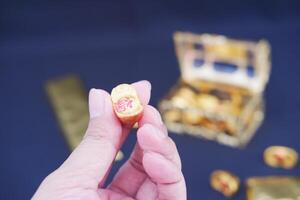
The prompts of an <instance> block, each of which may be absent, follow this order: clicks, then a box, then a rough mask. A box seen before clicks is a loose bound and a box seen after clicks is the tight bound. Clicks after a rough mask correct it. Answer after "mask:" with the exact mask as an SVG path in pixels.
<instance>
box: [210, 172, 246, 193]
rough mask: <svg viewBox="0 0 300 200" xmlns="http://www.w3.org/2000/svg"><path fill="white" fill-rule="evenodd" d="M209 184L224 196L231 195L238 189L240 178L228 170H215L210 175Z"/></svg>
mask: <svg viewBox="0 0 300 200" xmlns="http://www.w3.org/2000/svg"><path fill="white" fill-rule="evenodd" d="M210 185H211V187H212V188H213V189H215V190H216V191H218V192H221V193H222V194H223V195H224V196H226V197H232V196H233V195H234V194H235V193H237V191H238V190H239V187H240V180H239V178H238V177H237V176H235V175H234V174H232V173H230V172H228V171H224V170H216V171H214V172H213V173H212V174H211V175H210Z"/></svg>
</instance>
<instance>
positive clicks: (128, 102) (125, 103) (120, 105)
mask: <svg viewBox="0 0 300 200" xmlns="http://www.w3.org/2000/svg"><path fill="white" fill-rule="evenodd" d="M132 101H133V100H132V99H131V98H129V97H123V98H121V99H120V100H119V101H118V102H117V103H116V107H115V109H116V111H117V112H124V111H125V110H126V109H127V108H132Z"/></svg>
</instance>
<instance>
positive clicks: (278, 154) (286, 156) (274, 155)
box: [264, 146, 298, 169]
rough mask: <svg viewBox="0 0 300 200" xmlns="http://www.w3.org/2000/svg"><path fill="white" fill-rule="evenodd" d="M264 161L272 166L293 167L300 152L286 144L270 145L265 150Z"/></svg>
mask: <svg viewBox="0 0 300 200" xmlns="http://www.w3.org/2000/svg"><path fill="white" fill-rule="evenodd" d="M264 161H265V163H266V164H267V165H268V166H270V167H275V168H284V169H291V168H293V167H295V166H296V164H297V162H298V153H297V152H296V151H295V150H294V149H292V148H289V147H285V146H270V147H268V148H267V149H266V150H265V151H264Z"/></svg>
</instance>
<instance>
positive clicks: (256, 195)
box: [246, 176, 300, 200]
mask: <svg viewBox="0 0 300 200" xmlns="http://www.w3.org/2000/svg"><path fill="white" fill-rule="evenodd" d="M246 185H247V200H298V199H300V178H299V177H292V176H267V177H252V178H249V179H247V181H246Z"/></svg>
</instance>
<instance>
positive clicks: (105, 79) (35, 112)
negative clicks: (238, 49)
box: [0, 0, 300, 200]
mask: <svg viewBox="0 0 300 200" xmlns="http://www.w3.org/2000/svg"><path fill="white" fill-rule="evenodd" d="M0 17H1V21H0V91H1V98H0V111H1V112H0V113H1V114H0V124H1V125H0V136H1V140H0V152H1V154H0V156H1V163H0V188H1V189H0V199H29V198H30V197H31V196H32V195H33V193H34V191H35V190H36V189H37V187H38V185H39V184H40V183H41V181H42V180H43V178H44V177H45V176H47V175H48V174H49V173H50V172H52V171H53V170H54V169H56V168H57V167H58V166H59V165H60V164H61V163H62V162H63V161H64V160H65V159H66V158H67V156H68V155H69V153H70V150H69V148H68V145H67V144H66V142H65V140H64V137H63V135H62V134H61V129H60V127H59V125H58V123H57V120H56V118H55V115H54V112H53V109H52V107H51V106H50V104H49V101H48V99H47V95H46V94H45V91H44V86H45V82H46V81H47V80H49V79H52V78H56V77H61V76H64V75H67V74H70V73H75V74H78V75H79V76H80V77H81V79H82V80H83V83H84V85H85V87H86V89H87V91H88V89H89V88H92V87H96V88H103V89H106V90H108V91H110V90H111V89H112V88H113V87H114V86H115V85H116V84H119V83H123V82H128V83H131V82H134V81H137V80H141V79H147V80H149V81H151V83H152V98H151V104H152V105H154V106H156V105H157V104H158V102H159V100H160V99H161V98H162V97H163V96H164V95H165V94H166V93H167V92H168V90H169V89H170V87H171V86H172V85H173V84H174V83H175V82H176V81H177V79H178V77H179V75H180V73H179V67H178V63H177V61H176V57H175V53H174V46H173V41H172V34H173V32H174V31H177V30H182V31H190V32H195V33H217V34H225V35H227V36H230V37H234V38H243V39H253V40H256V39H260V38H266V39H267V40H268V41H269V42H270V44H271V47H272V72H271V78H270V82H269V84H268V86H267V89H266V100H267V107H266V109H267V110H266V119H265V121H264V123H263V125H262V127H261V128H260V129H259V130H258V132H257V134H256V135H255V137H254V138H253V140H252V141H251V142H250V144H249V145H248V146H247V148H246V149H244V150H238V149H234V148H230V147H226V146H222V145H219V144H217V143H215V142H208V141H204V140H201V139H195V138H192V137H189V136H181V135H175V134H171V136H172V138H173V139H174V140H175V142H176V143H177V146H178V149H179V152H180V154H181V158H182V162H183V172H184V174H185V177H186V182H187V190H188V199H211V200H214V199H223V197H222V196H221V195H220V194H219V193H217V192H215V191H213V190H212V189H211V188H210V186H209V174H210V173H211V172H212V171H213V170H215V169H225V170H230V171H232V172H234V173H235V174H236V175H238V176H239V177H240V178H241V180H242V181H243V180H245V178H247V177H250V176H261V175H297V174H298V175H299V173H300V169H299V167H296V168H295V169H293V170H282V169H272V168H269V167H267V166H266V165H265V164H264V163H263V161H262V152H263V150H264V149H265V148H266V147H268V146H269V145H287V146H290V147H293V148H295V149H296V150H298V151H300V144H299V143H300V142H299V141H300V135H299V134H300V132H299V120H300V108H299V103H300V94H299V90H298V89H297V88H298V86H299V84H300V79H299V73H300V68H299V67H298V65H299V61H300V60H299V57H300V53H299V45H300V38H299V36H300V3H299V1H296V0H295V1H291V0H290V1H289V0H287V1H283V0H282V1H280V0H260V1H258V0H253V1H250V0H244V1H240V0H228V1H217V0H199V1H196V0H195V1H179V0H172V1H171V0H166V1H147V0H140V1H137V0H115V1H108V0H107V1H100V0H98V1H96V0H95V1H93V0H85V1H79V0H73V1H67V0H61V1H46V0H43V1H32V0H28V1H19V0H10V1H1V2H0ZM135 140H136V138H135V135H134V134H132V135H130V137H129V139H128V141H127V143H126V144H125V146H124V148H123V151H124V154H125V158H127V157H128V155H129V152H130V150H131V149H132V147H133V144H134V143H135ZM124 161H125V159H123V160H122V161H120V162H117V163H116V165H115V166H114V167H113V169H112V174H111V177H112V176H113V174H114V173H115V172H116V171H117V169H118V167H119V166H120V165H121V164H122V163H123V162H124ZM111 177H110V178H111ZM233 199H245V188H244V187H242V188H241V190H240V191H239V192H238V194H237V195H236V196H235V197H234V198H233Z"/></svg>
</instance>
